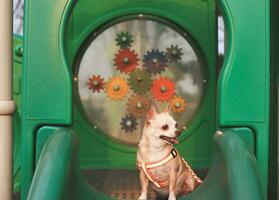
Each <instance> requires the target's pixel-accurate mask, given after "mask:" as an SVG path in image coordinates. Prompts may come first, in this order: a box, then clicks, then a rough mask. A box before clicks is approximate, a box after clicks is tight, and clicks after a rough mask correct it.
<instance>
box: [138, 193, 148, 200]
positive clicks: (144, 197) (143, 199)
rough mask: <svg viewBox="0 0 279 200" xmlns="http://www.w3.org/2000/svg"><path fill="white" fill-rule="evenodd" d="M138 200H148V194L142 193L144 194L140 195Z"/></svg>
mask: <svg viewBox="0 0 279 200" xmlns="http://www.w3.org/2000/svg"><path fill="white" fill-rule="evenodd" d="M138 200H147V193H146V192H142V193H141V194H140V197H139V199H138Z"/></svg>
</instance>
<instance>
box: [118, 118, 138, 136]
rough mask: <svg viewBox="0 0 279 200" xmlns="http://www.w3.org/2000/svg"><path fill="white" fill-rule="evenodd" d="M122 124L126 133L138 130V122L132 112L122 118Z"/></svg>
mask: <svg viewBox="0 0 279 200" xmlns="http://www.w3.org/2000/svg"><path fill="white" fill-rule="evenodd" d="M120 125H121V129H122V130H124V131H125V132H126V133H127V132H131V133H132V132H133V131H134V130H137V126H138V122H137V119H136V118H135V117H134V115H132V114H130V115H126V116H125V117H123V118H122V119H121V122H120Z"/></svg>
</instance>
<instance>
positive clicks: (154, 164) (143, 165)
mask: <svg viewBox="0 0 279 200" xmlns="http://www.w3.org/2000/svg"><path fill="white" fill-rule="evenodd" d="M176 156H177V151H176V150H175V149H174V148H173V149H172V150H171V152H170V154H169V155H167V156H166V157H165V158H163V159H162V160H160V161H157V162H150V163H145V162H142V163H140V162H139V161H137V166H138V167H140V168H142V169H143V171H144V173H145V175H146V176H147V178H148V179H149V180H150V181H151V182H152V183H154V185H156V186H157V187H158V188H162V187H165V186H166V185H167V184H168V180H165V181H157V180H156V179H155V178H154V177H153V176H152V174H151V173H150V171H149V170H150V169H154V168H156V167H159V166H162V165H164V164H166V163H167V162H169V161H170V160H172V159H174V158H175V157H176Z"/></svg>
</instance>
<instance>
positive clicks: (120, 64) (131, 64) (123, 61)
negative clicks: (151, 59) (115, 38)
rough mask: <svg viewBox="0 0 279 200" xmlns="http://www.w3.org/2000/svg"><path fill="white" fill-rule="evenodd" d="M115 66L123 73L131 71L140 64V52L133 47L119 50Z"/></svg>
mask: <svg viewBox="0 0 279 200" xmlns="http://www.w3.org/2000/svg"><path fill="white" fill-rule="evenodd" d="M114 61H115V66H116V68H117V69H118V70H119V71H120V72H121V73H129V72H132V71H134V70H135V69H136V67H137V66H138V61H139V59H138V54H136V53H135V51H134V50H131V49H122V50H119V51H118V53H117V54H116V55H115V59H114Z"/></svg>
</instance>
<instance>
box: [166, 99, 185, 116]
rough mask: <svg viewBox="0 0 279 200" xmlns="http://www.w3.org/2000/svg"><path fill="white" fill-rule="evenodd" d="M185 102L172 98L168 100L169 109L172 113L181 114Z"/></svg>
mask: <svg viewBox="0 0 279 200" xmlns="http://www.w3.org/2000/svg"><path fill="white" fill-rule="evenodd" d="M186 105H187V103H186V101H185V100H184V99H183V98H182V97H178V96H174V97H172V98H171V100H170V107H171V110H172V111H173V112H176V113H181V112H184V111H185V108H186Z"/></svg>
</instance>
